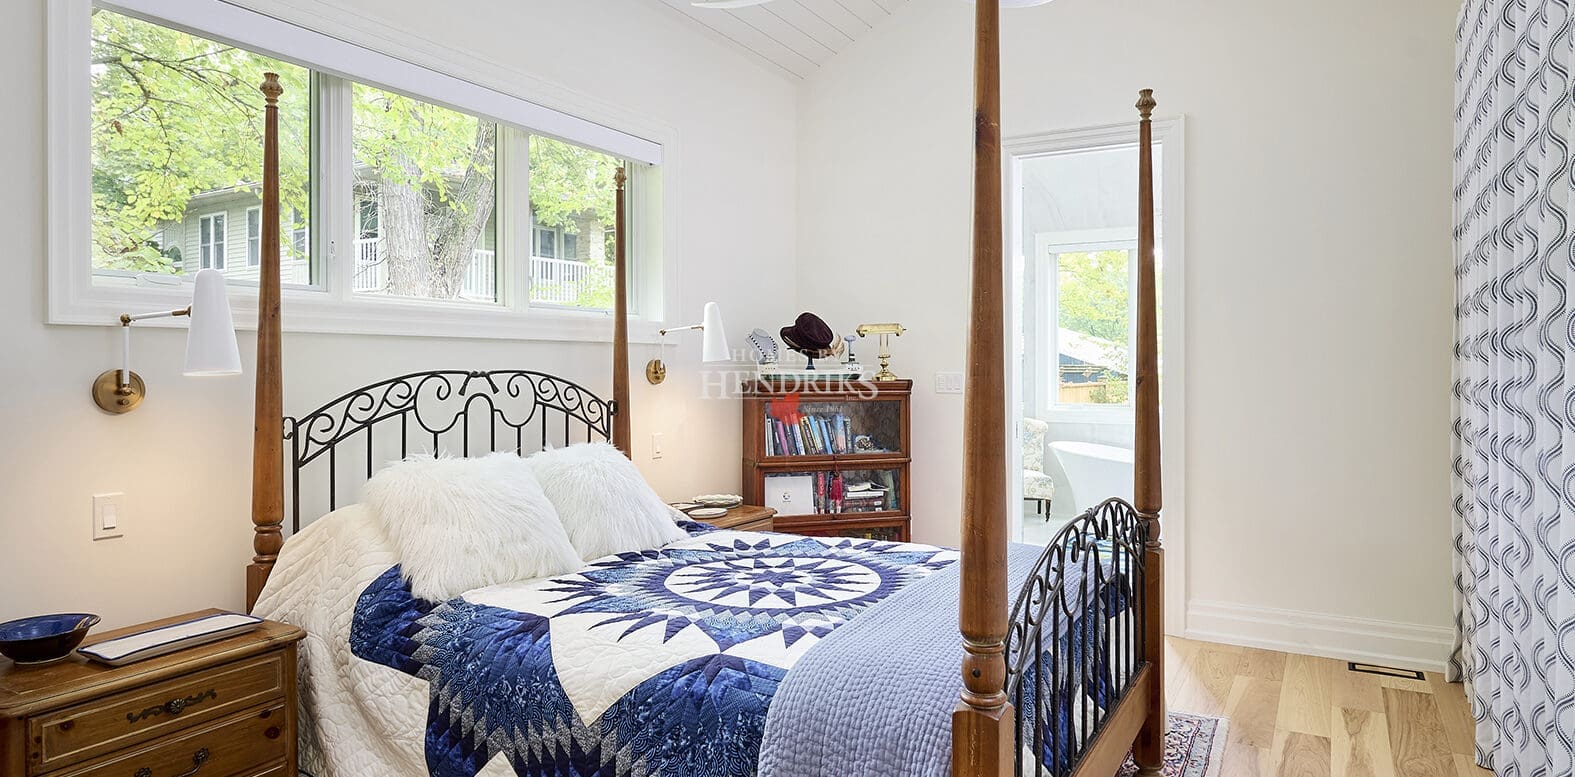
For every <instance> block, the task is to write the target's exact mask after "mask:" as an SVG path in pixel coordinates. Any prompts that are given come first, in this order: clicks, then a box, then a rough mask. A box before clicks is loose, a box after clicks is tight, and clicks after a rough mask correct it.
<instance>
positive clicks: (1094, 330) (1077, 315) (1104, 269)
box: [1048, 243, 1137, 405]
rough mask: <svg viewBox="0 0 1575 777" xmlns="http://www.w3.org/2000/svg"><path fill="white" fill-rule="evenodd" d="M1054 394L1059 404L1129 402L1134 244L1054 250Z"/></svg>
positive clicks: (1051, 261)
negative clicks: (1100, 248)
mask: <svg viewBox="0 0 1575 777" xmlns="http://www.w3.org/2000/svg"><path fill="white" fill-rule="evenodd" d="M1048 261H1049V262H1050V264H1051V266H1052V267H1053V269H1052V271H1051V273H1050V277H1053V278H1054V279H1055V295H1056V299H1055V314H1056V319H1055V325H1056V326H1055V332H1054V334H1053V338H1054V340H1055V344H1056V350H1055V353H1056V359H1055V362H1054V364H1055V379H1054V386H1055V398H1054V400H1053V402H1054V404H1059V405H1130V404H1131V403H1132V399H1131V392H1130V378H1131V375H1132V362H1131V355H1130V349H1129V346H1130V345H1131V343H1132V336H1133V331H1132V326H1133V323H1132V322H1133V317H1132V304H1133V299H1132V298H1133V283H1134V281H1135V279H1136V277H1137V273H1136V270H1137V267H1136V262H1137V246H1136V244H1135V243H1134V245H1133V246H1132V247H1130V248H1125V247H1123V248H1120V249H1113V250H1104V251H1068V252H1065V253H1052V254H1050V255H1049V257H1048Z"/></svg>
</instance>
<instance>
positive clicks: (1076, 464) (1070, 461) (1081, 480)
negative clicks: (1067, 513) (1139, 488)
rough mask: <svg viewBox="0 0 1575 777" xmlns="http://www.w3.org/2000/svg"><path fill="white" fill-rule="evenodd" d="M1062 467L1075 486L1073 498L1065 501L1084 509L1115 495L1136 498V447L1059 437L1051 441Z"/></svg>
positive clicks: (1051, 449) (1128, 498) (1126, 498)
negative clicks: (1133, 474)
mask: <svg viewBox="0 0 1575 777" xmlns="http://www.w3.org/2000/svg"><path fill="white" fill-rule="evenodd" d="M1050 452H1051V453H1052V454H1054V455H1055V459H1056V462H1057V463H1059V464H1060V465H1061V471H1062V472H1063V473H1065V474H1066V480H1067V483H1068V485H1070V486H1071V487H1072V489H1071V490H1072V494H1071V498H1070V499H1068V500H1066V501H1064V502H1062V500H1061V498H1060V496H1061V495H1060V494H1057V495H1056V497H1057V498H1056V501H1057V502H1061V503H1062V504H1066V505H1069V506H1074V507H1076V508H1077V509H1076V511H1075V512H1079V513H1080V512H1082V511H1084V510H1086V509H1088V508H1090V507H1093V506H1094V505H1096V504H1099V503H1100V502H1103V501H1105V500H1106V499H1109V498H1110V497H1113V496H1119V497H1121V498H1122V499H1125V500H1127V501H1128V502H1130V501H1132V449H1131V448H1117V447H1116V446H1114V445H1101V444H1099V443H1093V442H1074V441H1071V440H1058V441H1056V442H1053V443H1050Z"/></svg>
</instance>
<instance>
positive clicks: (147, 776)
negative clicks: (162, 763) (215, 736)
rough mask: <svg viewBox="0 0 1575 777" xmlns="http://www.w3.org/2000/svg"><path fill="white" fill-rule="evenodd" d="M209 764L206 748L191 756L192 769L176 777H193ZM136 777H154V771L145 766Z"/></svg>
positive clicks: (138, 771)
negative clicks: (204, 765) (203, 766)
mask: <svg viewBox="0 0 1575 777" xmlns="http://www.w3.org/2000/svg"><path fill="white" fill-rule="evenodd" d="M207 762H208V748H206V747H204V748H202V749H200V750H198V751H197V752H195V753H192V754H191V768H190V769H187V770H186V771H184V772H181V773H180V774H177V775H175V777H192V775H194V774H196V773H197V770H199V769H201V768H202V765H203V764H205V763H207ZM136 777H153V770H152V769H149V768H148V767H146V766H144V767H142V768H141V769H138V770H137V774H136Z"/></svg>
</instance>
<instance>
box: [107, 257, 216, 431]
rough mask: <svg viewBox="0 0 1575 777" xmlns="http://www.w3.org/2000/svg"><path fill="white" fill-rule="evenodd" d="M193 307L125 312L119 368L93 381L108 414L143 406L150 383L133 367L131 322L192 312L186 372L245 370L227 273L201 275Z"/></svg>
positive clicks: (209, 271)
mask: <svg viewBox="0 0 1575 777" xmlns="http://www.w3.org/2000/svg"><path fill="white" fill-rule="evenodd" d="M195 286H196V288H195V289H194V290H193V291H192V300H191V305H190V306H189V307H186V308H182V309H180V310H166V311H162V312H159V313H139V314H137V315H130V314H122V315H121V317H120V328H121V332H122V334H123V336H124V338H125V339H124V341H123V344H122V346H121V355H120V356H121V367H120V369H116V370H105V371H104V372H102V373H100V374H99V376H98V377H97V378H95V379H94V380H93V402H94V403H96V404H97V405H98V406H99V408H100V409H102V410H103V411H104V412H106V413H114V414H116V415H119V414H121V413H129V412H131V411H132V410H135V409H137V406H138V405H140V404H142V399H143V397H145V396H147V387H146V386H145V385H144V384H143V382H142V376H141V375H138V374H137V373H135V372H132V371H131V325H132V324H134V323H136V322H138V321H144V320H147V319H150V318H166V317H169V316H190V317H191V328H190V329H188V330H187V332H186V366H185V368H184V369H183V370H181V372H182V374H185V375H191V376H198V375H236V374H239V373H240V371H241V351H240V348H239V346H237V345H236V342H235V320H234V319H232V318H231V317H230V299H229V296H228V295H227V294H226V293H225V288H224V273H221V272H219V271H218V270H214V269H207V270H201V271H199V272H198V273H197V278H196V284H195Z"/></svg>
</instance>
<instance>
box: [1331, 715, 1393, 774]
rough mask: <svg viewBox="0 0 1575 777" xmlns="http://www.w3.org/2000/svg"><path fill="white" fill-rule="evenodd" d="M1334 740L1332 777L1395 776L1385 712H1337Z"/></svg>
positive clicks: (1332, 747) (1332, 740)
mask: <svg viewBox="0 0 1575 777" xmlns="http://www.w3.org/2000/svg"><path fill="white" fill-rule="evenodd" d="M1332 724H1333V727H1334V736H1333V737H1331V738H1330V742H1329V744H1330V748H1331V751H1332V752H1331V759H1332V763H1331V767H1332V768H1331V771H1330V777H1395V767H1394V754H1393V753H1392V751H1391V750H1390V748H1389V724H1388V721H1387V720H1386V719H1385V716H1384V713H1382V712H1373V711H1372V710H1365V709H1344V708H1342V709H1336V710H1335V717H1334V719H1333V721H1332Z"/></svg>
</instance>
